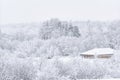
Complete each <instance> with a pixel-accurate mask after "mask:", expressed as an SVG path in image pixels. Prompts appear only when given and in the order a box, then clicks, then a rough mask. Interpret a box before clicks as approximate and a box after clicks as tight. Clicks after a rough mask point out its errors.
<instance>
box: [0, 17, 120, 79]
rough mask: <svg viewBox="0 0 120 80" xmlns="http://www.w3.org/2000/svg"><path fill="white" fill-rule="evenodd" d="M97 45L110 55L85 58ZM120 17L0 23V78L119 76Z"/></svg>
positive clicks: (94, 77)
mask: <svg viewBox="0 0 120 80" xmlns="http://www.w3.org/2000/svg"><path fill="white" fill-rule="evenodd" d="M94 48H111V49H114V50H115V52H114V55H113V56H112V57H111V58H109V59H84V58H82V57H81V56H80V54H81V53H83V52H86V51H88V50H91V49H94ZM119 50H120V21H109V22H107V21H106V22H102V21H62V20H59V19H50V20H46V21H43V22H40V23H28V24H27V23H26V24H25V23H21V24H9V25H0V80H80V79H106V78H109V79H111V78H120V51H119Z"/></svg>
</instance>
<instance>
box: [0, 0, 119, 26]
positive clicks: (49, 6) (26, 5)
mask: <svg viewBox="0 0 120 80" xmlns="http://www.w3.org/2000/svg"><path fill="white" fill-rule="evenodd" d="M50 18H59V19H61V20H79V21H80V20H100V21H106V20H109V21H111V20H117V19H120V0H0V24H8V23H25V22H39V21H42V20H46V19H50Z"/></svg>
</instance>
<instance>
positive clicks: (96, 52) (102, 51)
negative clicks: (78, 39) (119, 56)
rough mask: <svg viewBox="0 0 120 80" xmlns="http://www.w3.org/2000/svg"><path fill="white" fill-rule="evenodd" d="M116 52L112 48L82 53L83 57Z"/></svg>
mask: <svg viewBox="0 0 120 80" xmlns="http://www.w3.org/2000/svg"><path fill="white" fill-rule="evenodd" d="M114 51H115V50H114V49H111V48H95V49H92V50H89V51H87V52H83V53H81V54H82V55H99V54H113V52H114Z"/></svg>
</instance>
